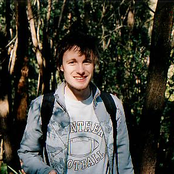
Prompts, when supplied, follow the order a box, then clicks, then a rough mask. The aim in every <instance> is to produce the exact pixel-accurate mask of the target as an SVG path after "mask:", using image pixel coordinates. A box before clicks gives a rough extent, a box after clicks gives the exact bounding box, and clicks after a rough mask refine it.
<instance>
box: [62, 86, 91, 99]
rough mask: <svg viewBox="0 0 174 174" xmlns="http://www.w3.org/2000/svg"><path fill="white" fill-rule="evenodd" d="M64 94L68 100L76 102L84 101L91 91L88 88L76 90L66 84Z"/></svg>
mask: <svg viewBox="0 0 174 174" xmlns="http://www.w3.org/2000/svg"><path fill="white" fill-rule="evenodd" d="M65 92H66V94H67V95H68V96H69V97H70V98H72V99H74V100H78V101H83V100H86V99H87V98H88V97H89V96H90V94H91V90H90V87H89V86H88V87H87V88H86V89H83V90H77V89H74V88H72V87H70V86H68V84H66V86H65Z"/></svg>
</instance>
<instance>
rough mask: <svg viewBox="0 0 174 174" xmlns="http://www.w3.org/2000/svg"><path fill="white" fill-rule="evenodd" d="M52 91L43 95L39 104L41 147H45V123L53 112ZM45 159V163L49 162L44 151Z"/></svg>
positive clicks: (46, 123)
mask: <svg viewBox="0 0 174 174" xmlns="http://www.w3.org/2000/svg"><path fill="white" fill-rule="evenodd" d="M53 94H54V93H53V92H51V93H47V94H44V95H43V100H42V106H41V119H42V132H43V140H42V142H43V148H45V141H46V135H47V125H48V123H49V120H50V118H51V115H52V112H53V106H54V100H55V98H54V95H53ZM45 160H46V162H47V164H49V161H48V156H47V153H46V151H45Z"/></svg>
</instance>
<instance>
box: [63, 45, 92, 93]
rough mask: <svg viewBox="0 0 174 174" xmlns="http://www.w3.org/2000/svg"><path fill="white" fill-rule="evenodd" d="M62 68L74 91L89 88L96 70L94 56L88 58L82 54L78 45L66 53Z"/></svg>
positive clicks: (67, 81)
mask: <svg viewBox="0 0 174 174" xmlns="http://www.w3.org/2000/svg"><path fill="white" fill-rule="evenodd" d="M60 70H61V71H63V73H64V78H65V81H66V83H67V84H68V87H69V89H70V90H71V91H72V92H75V91H76V90H77V91H83V90H84V91H85V90H89V83H90V81H91V79H92V76H93V71H94V61H93V59H92V56H91V57H89V58H86V56H85V55H81V54H80V52H79V49H78V47H73V48H72V49H71V50H67V51H66V52H65V53H64V55H63V60H62V65H61V67H60Z"/></svg>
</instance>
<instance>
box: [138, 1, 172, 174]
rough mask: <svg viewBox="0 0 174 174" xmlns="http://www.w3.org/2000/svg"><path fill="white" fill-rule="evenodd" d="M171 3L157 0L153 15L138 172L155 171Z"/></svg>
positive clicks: (170, 20)
mask: <svg viewBox="0 0 174 174" xmlns="http://www.w3.org/2000/svg"><path fill="white" fill-rule="evenodd" d="M173 7H174V4H173V3H171V2H165V1H163V0H159V1H158V4H157V9H156V12H155V16H154V26H153V31H152V41H151V53H150V65H149V72H148V83H147V89H146V97H145V104H144V108H143V115H142V118H141V122H140V128H141V130H142V134H141V147H142V148H141V151H140V153H139V154H140V155H141V157H140V159H141V160H140V161H141V163H140V173H141V174H154V173H155V167H156V162H157V149H158V148H157V144H158V137H159V132H160V118H161V115H162V112H163V108H164V101H165V90H166V82H167V72H168V68H169V59H170V52H171V43H170V37H171V31H172V27H173V23H172V22H173Z"/></svg>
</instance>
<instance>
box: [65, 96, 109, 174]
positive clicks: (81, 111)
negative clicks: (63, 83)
mask: <svg viewBox="0 0 174 174" xmlns="http://www.w3.org/2000/svg"><path fill="white" fill-rule="evenodd" d="M65 103H66V109H67V111H68V114H69V116H70V122H71V123H70V135H69V145H68V159H67V169H68V170H67V174H89V173H92V174H98V173H100V174H106V173H108V171H109V170H108V157H107V155H106V143H105V138H104V133H103V130H102V127H101V125H100V123H99V121H98V119H97V117H96V115H95V112H94V108H93V97H92V95H91V96H90V97H89V98H88V99H86V100H85V101H75V100H72V99H71V98H68V96H66V95H65Z"/></svg>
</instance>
